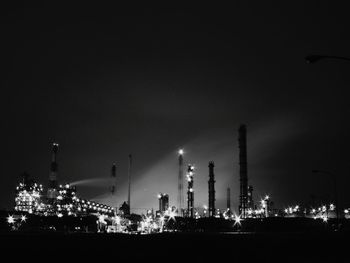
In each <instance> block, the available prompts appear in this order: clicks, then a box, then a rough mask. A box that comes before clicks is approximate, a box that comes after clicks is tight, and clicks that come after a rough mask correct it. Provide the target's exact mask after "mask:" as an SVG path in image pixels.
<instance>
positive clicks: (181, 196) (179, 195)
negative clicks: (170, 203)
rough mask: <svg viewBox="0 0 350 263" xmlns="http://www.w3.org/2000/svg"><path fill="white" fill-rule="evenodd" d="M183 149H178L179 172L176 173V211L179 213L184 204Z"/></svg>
mask: <svg viewBox="0 0 350 263" xmlns="http://www.w3.org/2000/svg"><path fill="white" fill-rule="evenodd" d="M183 154H184V151H183V149H180V150H179V151H178V155H179V173H178V186H177V190H178V193H177V208H178V213H179V214H180V215H181V214H182V210H183V206H184V192H183Z"/></svg>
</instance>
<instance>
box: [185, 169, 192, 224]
mask: <svg viewBox="0 0 350 263" xmlns="http://www.w3.org/2000/svg"><path fill="white" fill-rule="evenodd" d="M193 174H194V166H193V165H190V164H189V165H188V168H187V175H186V176H187V182H188V186H187V216H188V217H191V218H193V216H194V207H193V203H194V192H193Z"/></svg>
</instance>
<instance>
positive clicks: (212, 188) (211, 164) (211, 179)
mask: <svg viewBox="0 0 350 263" xmlns="http://www.w3.org/2000/svg"><path fill="white" fill-rule="evenodd" d="M208 167H209V181H208V187H209V217H214V216H215V212H216V211H215V186H214V184H215V179H214V162H209V166H208Z"/></svg>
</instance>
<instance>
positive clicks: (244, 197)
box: [238, 125, 248, 218]
mask: <svg viewBox="0 0 350 263" xmlns="http://www.w3.org/2000/svg"><path fill="white" fill-rule="evenodd" d="M238 133H239V138H238V145H239V180H240V196H239V208H238V210H239V213H240V215H241V216H242V218H245V217H246V215H247V209H248V169H247V129H246V126H245V125H241V126H240V127H239V130H238Z"/></svg>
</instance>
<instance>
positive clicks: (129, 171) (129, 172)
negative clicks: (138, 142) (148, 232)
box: [128, 154, 132, 213]
mask: <svg viewBox="0 0 350 263" xmlns="http://www.w3.org/2000/svg"><path fill="white" fill-rule="evenodd" d="M131 162H132V156H131V154H129V169H128V178H129V189H128V206H129V210H130V213H131V207H130V190H131Z"/></svg>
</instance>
